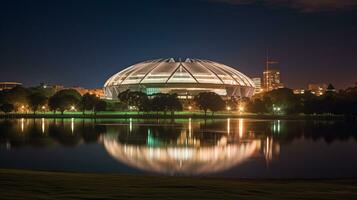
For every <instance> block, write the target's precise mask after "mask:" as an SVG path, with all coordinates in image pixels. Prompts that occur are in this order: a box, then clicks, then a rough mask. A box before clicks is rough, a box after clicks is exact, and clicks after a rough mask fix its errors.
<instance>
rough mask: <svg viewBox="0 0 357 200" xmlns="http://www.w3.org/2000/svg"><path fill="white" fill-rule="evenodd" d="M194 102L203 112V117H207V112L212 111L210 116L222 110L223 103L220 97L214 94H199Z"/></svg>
mask: <svg viewBox="0 0 357 200" xmlns="http://www.w3.org/2000/svg"><path fill="white" fill-rule="evenodd" d="M195 102H196V104H197V105H198V107H199V108H200V109H202V110H203V111H204V112H205V116H206V115H207V110H210V111H212V115H213V114H214V112H216V111H219V110H223V109H224V106H225V103H224V101H223V99H222V98H221V96H219V95H218V94H216V93H214V92H201V93H199V94H198V95H197V96H196V97H195Z"/></svg>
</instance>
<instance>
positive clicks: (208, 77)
mask: <svg viewBox="0 0 357 200" xmlns="http://www.w3.org/2000/svg"><path fill="white" fill-rule="evenodd" d="M128 89H129V90H131V91H142V92H145V93H146V94H147V95H153V94H156V93H176V94H178V96H179V98H181V99H191V98H193V96H195V95H197V94H198V93H200V92H207V91H209V92H215V93H217V94H219V95H221V96H222V97H238V98H239V97H251V96H252V95H253V93H254V83H253V81H252V80H251V79H250V78H248V77H247V76H246V75H244V74H243V73H241V72H239V71H238V70H236V69H234V68H232V67H229V66H227V65H223V64H220V63H217V62H213V61H210V60H200V59H189V58H187V59H186V60H184V61H181V60H175V59H173V58H168V59H157V60H149V61H145V62H141V63H138V64H135V65H132V66H130V67H128V68H126V69H124V70H122V71H120V72H119V73H117V74H114V75H113V76H112V77H110V78H109V79H108V80H107V81H106V83H105V85H104V93H105V97H106V98H108V99H116V98H117V96H118V94H119V93H120V92H123V91H125V90H128Z"/></svg>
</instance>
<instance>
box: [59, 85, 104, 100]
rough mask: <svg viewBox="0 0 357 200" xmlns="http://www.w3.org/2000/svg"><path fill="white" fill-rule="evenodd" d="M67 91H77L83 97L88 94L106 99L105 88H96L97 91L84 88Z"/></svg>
mask: <svg viewBox="0 0 357 200" xmlns="http://www.w3.org/2000/svg"><path fill="white" fill-rule="evenodd" d="M66 89H74V90H77V92H78V93H79V94H81V95H84V94H86V93H89V94H94V95H95V96H97V97H99V98H103V97H104V90H103V88H95V89H87V88H83V87H70V88H66Z"/></svg>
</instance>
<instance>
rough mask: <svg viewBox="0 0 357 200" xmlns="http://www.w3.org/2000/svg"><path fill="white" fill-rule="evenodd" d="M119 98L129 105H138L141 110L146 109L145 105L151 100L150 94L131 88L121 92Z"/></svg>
mask: <svg viewBox="0 0 357 200" xmlns="http://www.w3.org/2000/svg"><path fill="white" fill-rule="evenodd" d="M118 99H119V101H120V102H122V103H125V104H127V105H128V106H134V107H136V108H137V109H138V110H139V111H143V110H145V108H144V106H145V105H147V101H149V98H148V96H147V95H146V94H145V93H144V92H140V91H130V90H125V91H124V92H121V93H119V95H118Z"/></svg>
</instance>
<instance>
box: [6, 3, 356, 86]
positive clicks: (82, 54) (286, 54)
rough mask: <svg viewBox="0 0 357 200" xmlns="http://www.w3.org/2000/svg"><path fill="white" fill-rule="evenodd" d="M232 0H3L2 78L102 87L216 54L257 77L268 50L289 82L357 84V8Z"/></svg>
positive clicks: (215, 56)
mask: <svg viewBox="0 0 357 200" xmlns="http://www.w3.org/2000/svg"><path fill="white" fill-rule="evenodd" d="M342 1H344V0H342ZM226 2H230V3H226ZM232 2H234V1H224V0H222V1H220V0H217V1H214V0H177V1H175V0H162V1H155V0H147V1H146V0H137V1H136V0H131V1H119V0H118V1H115V0H113V1H110V0H98V1H91V0H83V1H81V0H71V1H66V0H52V1H37V0H32V1H17V0H9V1H4V0H2V1H1V2H0V67H1V73H0V81H20V82H23V83H25V84H26V85H37V84H39V83H40V82H48V83H58V84H64V85H66V86H75V85H80V86H84V87H101V86H102V85H103V84H104V82H105V80H106V79H107V78H109V76H111V75H112V74H114V73H116V72H118V71H120V70H121V69H123V68H125V67H127V66H129V65H131V64H134V63H136V62H140V61H143V60H147V59H155V58H166V57H181V58H186V57H190V58H203V59H210V60H214V61H218V62H221V63H224V64H227V65H230V66H233V67H235V68H236V69H238V70H240V71H241V72H243V73H245V74H247V75H248V76H251V77H252V76H258V75H260V74H261V72H262V70H263V68H264V59H265V51H266V48H269V49H270V54H271V56H272V57H273V58H275V59H278V60H279V61H280V64H279V65H277V68H279V69H280V70H281V72H282V79H283V82H285V83H286V85H287V86H288V87H306V84H307V83H310V82H327V83H328V82H331V83H333V84H334V85H335V86H337V87H338V88H341V87H346V86H348V85H353V84H354V83H355V82H357V78H356V77H357V64H356V62H357V12H356V10H354V9H336V10H334V9H329V10H328V11H325V10H324V11H321V10H318V9H317V10H313V11H309V12H306V11H305V10H302V9H300V8H296V6H287V5H276V4H273V5H266V4H256V3H251V4H243V5H242V4H240V3H232ZM252 2H253V1H252Z"/></svg>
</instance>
